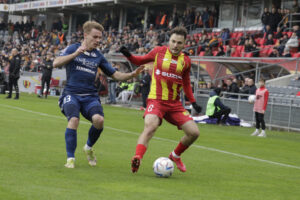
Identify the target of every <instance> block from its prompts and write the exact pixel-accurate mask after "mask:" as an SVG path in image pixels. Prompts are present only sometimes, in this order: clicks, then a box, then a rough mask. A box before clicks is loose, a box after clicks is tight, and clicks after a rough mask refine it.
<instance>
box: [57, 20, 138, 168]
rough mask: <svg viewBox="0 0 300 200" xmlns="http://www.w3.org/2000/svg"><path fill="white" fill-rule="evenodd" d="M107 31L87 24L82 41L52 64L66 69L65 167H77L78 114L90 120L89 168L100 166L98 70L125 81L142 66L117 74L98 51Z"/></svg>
mask: <svg viewBox="0 0 300 200" xmlns="http://www.w3.org/2000/svg"><path fill="white" fill-rule="evenodd" d="M103 31H104V28H103V26H102V25H100V24H99V23H97V22H94V21H87V22H85V23H84V25H83V35H84V38H83V41H82V43H75V44H72V45H70V46H68V47H66V48H65V49H64V50H63V51H62V52H61V53H60V56H59V57H57V58H56V59H55V60H54V62H53V67H62V66H65V67H66V73H67V83H66V86H65V88H64V91H63V93H62V95H61V97H60V99H59V106H60V108H61V111H62V113H63V114H64V115H65V116H66V118H67V120H68V125H67V128H66V131H65V141H66V151H67V163H66V164H65V167H67V168H74V167H75V150H76V147H77V128H78V125H79V113H81V114H82V115H83V116H84V117H85V118H86V119H88V120H89V121H91V123H92V125H91V128H90V130H89V132H88V139H87V143H86V144H85V146H84V147H83V150H84V152H85V154H86V157H87V159H88V163H89V165H90V166H95V165H96V164H97V160H96V156H95V154H94V151H93V148H92V147H93V145H94V144H95V143H96V141H97V140H98V138H99V136H100V134H101V132H102V131H103V123H104V114H103V109H102V106H101V102H100V98H99V96H98V94H97V88H96V86H95V84H94V82H95V79H96V74H97V71H98V68H100V69H101V70H102V71H103V72H104V73H105V74H106V75H108V76H111V77H113V78H114V79H116V80H120V81H124V80H128V79H131V78H133V77H136V76H137V75H138V74H139V73H140V72H141V71H142V70H143V67H139V68H137V69H136V70H135V71H133V72H131V73H121V72H119V71H116V70H115V69H114V68H113V67H112V66H111V65H110V64H109V63H108V61H107V60H106V59H105V58H104V56H103V55H102V54H101V53H100V51H99V50H98V49H97V47H98V46H99V43H100V40H101V38H102V32H103Z"/></svg>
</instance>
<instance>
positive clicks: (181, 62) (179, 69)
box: [176, 54, 185, 73]
mask: <svg viewBox="0 0 300 200" xmlns="http://www.w3.org/2000/svg"><path fill="white" fill-rule="evenodd" d="M184 65H185V63H184V55H183V54H181V55H180V56H179V57H178V60H177V67H176V72H177V73H181V72H182V70H183V68H184Z"/></svg>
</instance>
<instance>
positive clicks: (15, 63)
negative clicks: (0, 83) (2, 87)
mask: <svg viewBox="0 0 300 200" xmlns="http://www.w3.org/2000/svg"><path fill="white" fill-rule="evenodd" d="M20 68H21V56H20V54H19V52H18V50H17V49H16V48H13V49H12V50H11V56H10V58H9V80H8V89H9V93H8V96H7V97H6V98H7V99H10V98H11V97H12V90H13V87H14V88H15V90H16V97H15V98H14V99H19V86H18V80H19V78H20Z"/></svg>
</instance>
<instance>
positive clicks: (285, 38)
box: [277, 34, 289, 55]
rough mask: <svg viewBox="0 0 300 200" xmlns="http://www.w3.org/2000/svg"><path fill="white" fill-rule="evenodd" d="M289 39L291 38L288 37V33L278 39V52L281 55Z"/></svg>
mask: <svg viewBox="0 0 300 200" xmlns="http://www.w3.org/2000/svg"><path fill="white" fill-rule="evenodd" d="M288 40H289V38H288V35H287V34H284V35H283V37H282V38H280V39H279V40H278V43H279V44H278V45H277V48H278V52H279V54H280V55H281V54H282V53H283V50H284V48H285V45H286V43H287V42H288Z"/></svg>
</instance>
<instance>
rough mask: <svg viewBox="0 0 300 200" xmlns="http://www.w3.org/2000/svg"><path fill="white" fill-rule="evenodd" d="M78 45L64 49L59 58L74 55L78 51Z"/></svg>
mask: <svg viewBox="0 0 300 200" xmlns="http://www.w3.org/2000/svg"><path fill="white" fill-rule="evenodd" d="M78 47H79V46H78V45H76V44H72V45H70V46H67V47H66V48H64V49H63V50H62V51H61V52H60V53H59V56H67V55H70V54H72V53H74V52H75V51H76V50H77V49H78Z"/></svg>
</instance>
